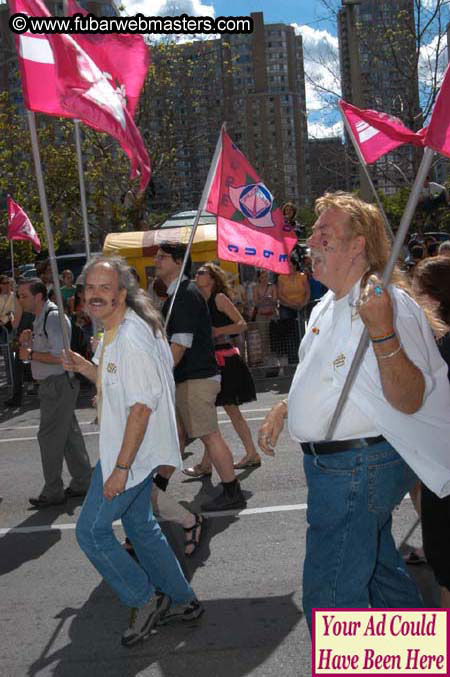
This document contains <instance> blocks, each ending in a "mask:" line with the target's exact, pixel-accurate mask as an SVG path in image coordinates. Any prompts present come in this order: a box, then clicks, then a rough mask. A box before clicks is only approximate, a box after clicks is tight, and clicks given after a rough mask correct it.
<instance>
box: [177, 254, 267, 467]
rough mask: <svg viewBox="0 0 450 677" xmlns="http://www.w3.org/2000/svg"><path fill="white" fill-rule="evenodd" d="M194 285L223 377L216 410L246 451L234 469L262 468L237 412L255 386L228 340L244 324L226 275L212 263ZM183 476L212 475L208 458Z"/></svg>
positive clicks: (201, 270) (253, 393)
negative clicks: (222, 411) (222, 412)
mask: <svg viewBox="0 0 450 677" xmlns="http://www.w3.org/2000/svg"><path fill="white" fill-rule="evenodd" d="M195 283H196V284H197V286H198V288H199V289H200V291H201V293H202V294H203V296H204V297H205V299H206V301H207V303H208V307H209V312H210V314H211V324H212V327H213V339H214V344H215V353H216V360H217V364H218V367H219V369H220V374H221V377H222V381H221V390H220V392H219V394H218V395H217V399H216V406H217V407H223V408H224V409H225V411H226V413H227V414H228V416H229V417H230V420H231V423H232V424H233V427H234V429H235V430H236V432H237V434H238V435H239V437H240V439H241V440H242V443H243V445H244V448H245V456H244V457H243V458H242V459H241V460H240V461H239V462H238V463H235V464H234V467H235V468H237V469H242V468H257V467H259V466H260V465H261V458H260V456H259V455H258V452H257V451H256V447H255V445H254V442H253V438H252V434H251V432H250V428H249V427H248V424H247V421H246V420H245V419H244V417H243V416H242V414H241V412H240V409H239V406H240V405H241V404H245V403H246V402H253V401H254V400H256V390H255V384H254V382H253V379H252V376H251V374H250V372H249V370H248V367H247V365H246V364H245V362H244V360H243V359H242V357H241V356H240V354H239V349H238V348H237V347H236V346H234V345H233V343H232V339H231V337H232V336H233V335H236V334H241V333H242V332H244V331H245V330H246V328H247V324H246V322H245V320H244V318H243V317H242V315H241V314H240V312H239V311H238V309H237V308H236V306H235V305H234V304H233V302H232V301H231V298H230V297H231V289H230V287H229V284H228V281H227V278H226V275H225V272H224V271H223V270H222V269H221V268H219V266H217V265H216V264H214V263H205V264H204V265H202V266H201V267H200V268H199V269H198V271H197V273H196V276H195ZM183 472H184V473H185V474H186V475H189V476H190V477H201V476H203V475H209V474H211V465H210V462H209V459H208V457H207V455H206V454H205V455H204V457H203V459H202V461H201V463H199V464H198V465H196V466H194V467H193V468H185V470H184V471H183Z"/></svg>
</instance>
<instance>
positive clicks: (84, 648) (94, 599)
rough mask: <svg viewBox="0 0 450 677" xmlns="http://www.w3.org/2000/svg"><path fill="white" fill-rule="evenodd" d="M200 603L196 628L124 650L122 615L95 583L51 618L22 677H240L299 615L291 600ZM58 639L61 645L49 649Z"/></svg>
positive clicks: (164, 632) (168, 631)
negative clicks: (52, 624) (80, 601)
mask: <svg viewBox="0 0 450 677" xmlns="http://www.w3.org/2000/svg"><path fill="white" fill-rule="evenodd" d="M204 606H205V614H204V615H203V617H202V619H201V620H199V621H197V622H196V623H194V624H183V623H181V624H180V623H179V624H178V625H176V624H175V625H172V626H165V627H162V628H158V629H157V630H156V631H155V632H154V634H153V635H152V636H151V637H150V638H149V639H148V640H146V642H144V643H142V644H140V645H137V646H136V647H134V648H132V649H125V648H123V647H122V646H121V644H120V637H121V634H122V632H123V631H124V629H125V628H126V627H127V624H128V617H127V611H126V609H125V608H124V607H121V606H120V605H119V603H118V602H117V601H116V599H115V598H114V596H113V594H112V593H111V592H110V591H109V589H108V588H107V586H106V585H105V583H101V584H100V585H99V586H98V587H97V588H96V589H95V590H94V591H93V593H92V594H91V596H90V597H89V599H88V600H87V602H86V603H85V604H84V605H83V606H82V607H81V608H80V609H72V608H66V609H64V610H63V611H62V612H61V613H60V614H58V616H57V617H56V618H58V619H59V623H58V625H57V627H56V628H55V630H54V632H53V634H52V636H51V637H50V639H49V641H48V643H47V645H46V646H45V648H44V650H43V652H42V655H41V657H40V658H39V659H38V660H37V661H35V662H34V663H33V664H32V665H31V666H30V668H29V670H28V672H27V674H28V675H29V676H30V677H34V676H38V675H40V674H44V671H45V674H50V673H51V674H52V676H53V677H80V675H84V677H90V676H94V675H108V677H118V676H120V677H123V675H127V677H132V676H133V675H143V674H147V673H146V672H145V671H146V670H147V669H149V668H151V667H152V666H155V669H154V670H152V671H151V673H150V672H149V673H148V674H155V675H156V674H158V675H164V676H166V677H175V675H184V674H186V675H192V676H193V677H206V676H207V675H208V676H210V675H214V677H230V675H233V677H240V676H241V675H242V676H243V675H249V674H252V672H253V671H254V670H255V669H256V668H257V667H258V666H259V665H261V664H262V663H264V661H266V660H267V658H268V657H269V656H270V655H271V654H272V653H273V652H274V651H275V650H276V649H277V647H278V646H279V645H280V644H281V643H282V642H283V641H284V640H285V638H286V637H287V636H288V635H289V633H291V632H292V630H293V628H295V626H296V625H297V624H298V623H299V621H300V619H301V617H302V614H301V612H300V611H299V609H298V608H297V606H296V604H295V603H294V601H293V599H292V595H284V596H273V597H254V598H245V599H239V598H234V599H215V600H208V601H206V602H205V604H204ZM67 626H70V627H67ZM65 636H68V643H67V645H66V646H65V647H63V648H61V649H57V650H55V651H52V646H53V643H54V642H55V640H56V639H57V638H59V641H60V639H61V637H65ZM50 666H51V667H50Z"/></svg>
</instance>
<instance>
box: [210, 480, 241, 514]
mask: <svg viewBox="0 0 450 677" xmlns="http://www.w3.org/2000/svg"><path fill="white" fill-rule="evenodd" d="M246 505H247V501H246V500H245V498H244V494H243V493H242V491H241V487H240V486H239V483H236V485H235V488H234V491H233V493H231V494H230V493H227V492H226V491H225V490H224V491H223V492H222V493H221V494H219V496H216V498H213V499H212V500H211V501H207V502H206V503H202V510H204V511H205V512H218V511H220V510H237V509H239V508H245V506H246Z"/></svg>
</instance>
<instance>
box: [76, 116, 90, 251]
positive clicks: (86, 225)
mask: <svg viewBox="0 0 450 677" xmlns="http://www.w3.org/2000/svg"><path fill="white" fill-rule="evenodd" d="M74 123H75V130H74V131H75V145H76V148H77V162H78V179H79V183H80V197H81V215H82V217H83V228H84V247H85V250H86V262H87V261H89V259H90V258H91V245H90V241H89V222H88V213H87V204H86V186H85V183H84V169H83V156H82V154H81V131H80V120H74Z"/></svg>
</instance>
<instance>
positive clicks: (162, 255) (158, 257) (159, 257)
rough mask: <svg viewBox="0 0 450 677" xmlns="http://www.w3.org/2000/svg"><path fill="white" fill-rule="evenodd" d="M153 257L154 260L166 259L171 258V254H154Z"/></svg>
mask: <svg viewBox="0 0 450 677" xmlns="http://www.w3.org/2000/svg"><path fill="white" fill-rule="evenodd" d="M153 258H154V259H155V261H161V260H162V259H167V258H169V259H171V258H172V256H171V254H155V256H154V257H153Z"/></svg>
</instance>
